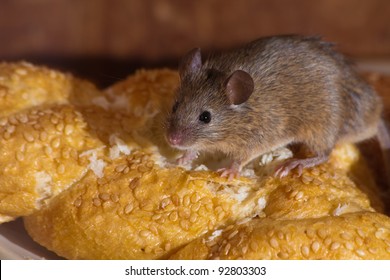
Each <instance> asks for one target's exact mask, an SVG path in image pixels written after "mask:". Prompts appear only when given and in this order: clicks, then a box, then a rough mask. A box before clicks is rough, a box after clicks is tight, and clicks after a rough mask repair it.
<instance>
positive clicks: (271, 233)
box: [267, 229, 275, 238]
mask: <svg viewBox="0 0 390 280" xmlns="http://www.w3.org/2000/svg"><path fill="white" fill-rule="evenodd" d="M274 234H275V230H273V229H271V230H269V231H268V232H267V236H268V237H269V238H271V237H272V236H274Z"/></svg>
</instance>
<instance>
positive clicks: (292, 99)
mask: <svg viewBox="0 0 390 280" xmlns="http://www.w3.org/2000/svg"><path fill="white" fill-rule="evenodd" d="M179 74H180V87H179V89H178V90H177V95H176V100H175V103H174V105H173V107H172V111H171V112H170V114H169V116H168V118H167V130H166V139H167V141H168V143H169V144H170V145H171V146H172V147H175V148H177V149H180V150H184V151H185V153H184V155H183V156H182V157H181V158H179V159H178V162H179V163H180V164H183V163H186V162H187V163H188V162H191V161H192V160H193V159H195V158H196V157H197V154H198V152H199V151H206V152H214V151H222V152H223V153H225V154H226V155H227V156H228V157H230V158H231V159H232V164H231V165H230V166H228V167H226V168H223V169H221V170H219V172H221V175H222V176H224V177H229V178H230V179H231V178H234V177H236V176H238V175H239V173H240V171H241V169H242V167H243V166H245V165H246V164H247V163H248V162H249V161H251V160H252V159H254V158H255V157H258V156H260V155H261V154H263V153H266V152H270V151H272V150H275V149H277V148H280V147H283V146H286V145H289V144H295V143H296V144H301V145H303V146H304V147H306V148H307V149H308V150H309V151H310V152H311V154H312V156H310V157H307V158H292V159H290V160H287V161H285V162H283V163H282V164H281V165H280V166H279V167H278V168H277V170H275V175H276V176H280V177H283V176H286V175H287V174H288V173H289V172H290V171H291V170H293V169H297V170H298V172H299V174H301V173H302V169H303V168H309V167H313V166H316V165H318V164H321V163H323V162H325V161H326V160H327V159H328V157H329V155H330V152H331V151H332V149H333V148H334V146H335V145H336V144H338V143H342V142H352V143H354V142H359V141H362V140H364V139H367V138H370V137H372V136H374V135H376V134H377V133H378V129H381V130H382V131H383V129H384V124H383V121H382V120H381V114H382V107H383V105H382V102H381V99H380V98H379V96H378V95H377V94H376V93H375V91H374V90H373V88H372V87H371V86H370V85H368V84H367V83H366V82H365V81H364V80H363V79H362V78H361V77H360V76H359V75H358V74H357V73H356V72H355V70H354V69H353V67H352V66H351V63H349V62H348V60H347V59H346V58H345V57H344V56H343V55H342V54H340V53H338V52H336V51H335V50H334V46H333V44H331V43H328V42H324V41H321V39H320V38H318V37H305V36H299V35H284V36H274V37H265V38H260V39H258V40H256V41H253V42H251V43H249V44H247V45H245V46H242V47H239V48H236V49H233V50H229V51H223V52H219V53H215V54H213V55H211V56H210V57H209V58H208V59H207V60H205V61H202V57H201V51H200V49H199V48H195V49H193V50H191V51H190V52H189V53H188V54H187V55H185V56H184V58H183V59H182V61H181V63H180V66H179ZM387 135H388V134H387Z"/></svg>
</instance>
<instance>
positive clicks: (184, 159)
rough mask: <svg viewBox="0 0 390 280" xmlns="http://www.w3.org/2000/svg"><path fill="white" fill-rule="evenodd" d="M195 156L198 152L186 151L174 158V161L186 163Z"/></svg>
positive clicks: (180, 163) (181, 163)
mask: <svg viewBox="0 0 390 280" xmlns="http://www.w3.org/2000/svg"><path fill="white" fill-rule="evenodd" d="M197 157H198V153H197V152H196V151H186V152H185V153H184V154H183V155H182V156H181V157H179V158H178V159H177V160H176V162H177V164H179V165H188V164H190V163H191V162H192V161H193V160H194V159H196V158H197Z"/></svg>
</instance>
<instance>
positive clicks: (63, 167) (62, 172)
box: [57, 164, 65, 174]
mask: <svg viewBox="0 0 390 280" xmlns="http://www.w3.org/2000/svg"><path fill="white" fill-rule="evenodd" d="M57 172H58V173H59V174H64V173H65V165H63V164H60V165H59V166H58V167H57Z"/></svg>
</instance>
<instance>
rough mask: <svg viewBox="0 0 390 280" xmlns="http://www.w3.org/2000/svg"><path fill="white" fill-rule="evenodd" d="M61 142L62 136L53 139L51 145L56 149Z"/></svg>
mask: <svg viewBox="0 0 390 280" xmlns="http://www.w3.org/2000/svg"><path fill="white" fill-rule="evenodd" d="M60 144H61V140H60V138H55V139H54V140H53V141H51V146H52V147H53V148H54V149H57V148H58V147H59V146H60Z"/></svg>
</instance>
